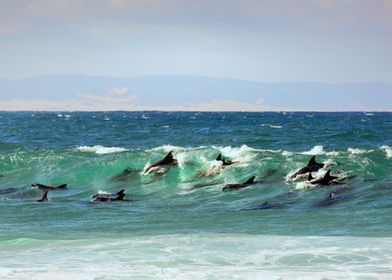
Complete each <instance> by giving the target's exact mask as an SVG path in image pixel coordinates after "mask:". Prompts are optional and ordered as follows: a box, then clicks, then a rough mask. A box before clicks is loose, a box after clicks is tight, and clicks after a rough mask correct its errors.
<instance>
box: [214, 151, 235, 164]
mask: <svg viewBox="0 0 392 280" xmlns="http://www.w3.org/2000/svg"><path fill="white" fill-rule="evenodd" d="M216 160H217V161H221V162H222V165H223V166H227V165H232V164H233V163H234V162H232V161H230V160H229V161H226V160H225V159H224V158H222V154H219V155H218V157H217V158H216Z"/></svg>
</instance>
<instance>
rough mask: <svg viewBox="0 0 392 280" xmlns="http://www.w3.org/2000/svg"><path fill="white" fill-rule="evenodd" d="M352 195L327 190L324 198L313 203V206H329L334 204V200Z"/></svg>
mask: <svg viewBox="0 0 392 280" xmlns="http://www.w3.org/2000/svg"><path fill="white" fill-rule="evenodd" d="M352 197H353V195H350V194H344V193H343V194H341V193H340V191H339V190H337V192H335V191H332V192H329V194H328V196H327V197H326V198H324V199H323V200H321V201H319V202H316V203H314V204H313V207H315V208H320V207H327V206H331V205H332V204H335V203H336V202H338V201H340V200H343V199H348V198H352Z"/></svg>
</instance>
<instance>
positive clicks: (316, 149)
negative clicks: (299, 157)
mask: <svg viewBox="0 0 392 280" xmlns="http://www.w3.org/2000/svg"><path fill="white" fill-rule="evenodd" d="M301 154H303V155H311V156H316V155H328V156H337V155H338V154H339V152H336V151H331V152H326V151H324V147H323V146H321V145H317V146H314V147H313V148H312V149H310V151H306V152H302V153H301Z"/></svg>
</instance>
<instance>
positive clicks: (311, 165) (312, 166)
mask: <svg viewBox="0 0 392 280" xmlns="http://www.w3.org/2000/svg"><path fill="white" fill-rule="evenodd" d="M323 167H324V163H318V162H316V156H312V158H311V159H310V160H309V162H308V164H307V165H306V166H304V167H302V168H300V169H298V170H296V171H295V172H294V173H293V174H291V175H290V177H289V180H293V179H295V177H297V176H298V175H302V174H306V173H309V172H316V171H318V170H319V169H320V168H323Z"/></svg>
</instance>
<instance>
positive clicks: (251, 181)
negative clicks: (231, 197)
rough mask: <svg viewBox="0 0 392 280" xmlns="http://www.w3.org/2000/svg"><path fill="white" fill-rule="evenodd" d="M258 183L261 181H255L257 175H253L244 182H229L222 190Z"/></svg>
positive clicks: (236, 188)
mask: <svg viewBox="0 0 392 280" xmlns="http://www.w3.org/2000/svg"><path fill="white" fill-rule="evenodd" d="M257 183H259V182H258V181H255V176H252V177H251V178H249V179H248V180H247V181H246V182H243V183H235V184H227V185H226V186H224V187H223V189H222V191H231V190H238V189H242V188H246V187H249V186H251V185H254V184H257Z"/></svg>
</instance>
